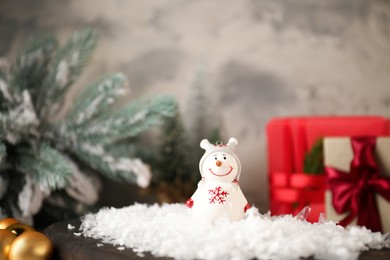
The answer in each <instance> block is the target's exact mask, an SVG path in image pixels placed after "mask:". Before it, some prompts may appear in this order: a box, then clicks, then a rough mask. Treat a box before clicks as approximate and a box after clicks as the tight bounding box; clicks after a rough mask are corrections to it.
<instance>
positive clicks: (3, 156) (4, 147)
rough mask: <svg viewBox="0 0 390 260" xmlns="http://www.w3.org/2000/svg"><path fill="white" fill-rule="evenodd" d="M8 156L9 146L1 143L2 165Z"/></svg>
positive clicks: (0, 163) (0, 160) (0, 161)
mask: <svg viewBox="0 0 390 260" xmlns="http://www.w3.org/2000/svg"><path fill="white" fill-rule="evenodd" d="M6 156H7V147H6V146H5V145H4V144H3V143H0V165H2V164H3V163H4V159H5V157H6Z"/></svg>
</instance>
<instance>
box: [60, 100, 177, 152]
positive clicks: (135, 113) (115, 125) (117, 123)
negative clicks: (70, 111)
mask: <svg viewBox="0 0 390 260" xmlns="http://www.w3.org/2000/svg"><path fill="white" fill-rule="evenodd" d="M176 110H177V104H176V102H175V100H174V98H173V97H172V96H167V95H161V96H157V97H156V98H153V99H141V100H138V101H134V102H132V103H131V104H129V105H128V106H126V107H123V108H120V109H117V110H115V111H113V112H106V113H105V114H102V115H101V116H100V117H98V118H95V120H93V121H92V122H90V123H89V125H88V128H85V129H82V130H81V129H80V131H78V132H77V134H80V136H79V137H78V139H83V140H90V139H93V140H94V141H95V142H98V143H99V144H102V145H109V144H112V143H116V142H119V141H120V140H124V139H127V138H131V137H135V136H137V135H139V134H140V133H141V132H143V131H145V130H147V129H149V128H150V127H152V126H156V125H159V124H161V123H162V120H161V119H162V118H163V117H172V116H174V114H175V113H176ZM69 131H72V129H67V132H69ZM62 132H63V133H64V134H65V135H66V134H67V133H65V132H64V131H62Z"/></svg>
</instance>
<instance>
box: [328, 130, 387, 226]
mask: <svg viewBox="0 0 390 260" xmlns="http://www.w3.org/2000/svg"><path fill="white" fill-rule="evenodd" d="M374 139H375V140H376V141H375V145H374V146H375V148H373V150H374V151H373V153H374V157H375V162H376V164H377V166H378V173H379V176H380V177H381V178H382V179H383V180H382V181H385V182H387V184H388V183H389V182H390V181H389V179H388V180H387V181H386V180H385V179H386V178H389V177H390V138H389V137H377V138H374ZM351 140H352V139H351V138H350V137H339V138H338V137H330V138H324V164H325V167H326V168H328V167H329V168H331V169H336V170H338V171H339V172H342V173H343V174H350V173H351V167H353V166H352V163H351V162H352V160H355V159H356V157H355V154H354V151H353V148H352V143H351V142H352V141H351ZM328 174H329V173H328ZM328 176H329V175H328ZM328 180H329V179H328ZM362 181H363V180H362ZM330 185H332V184H331V183H330V182H328V187H327V190H326V192H325V211H326V217H327V219H329V220H332V221H334V222H340V221H342V220H343V219H345V218H346V217H347V216H348V215H349V214H350V212H351V211H347V212H345V213H341V214H339V213H337V212H336V210H335V207H334V204H333V203H334V202H333V201H332V198H333V194H332V192H331V187H330ZM356 185H358V183H356ZM387 187H388V186H387ZM389 189H390V188H389V187H388V189H386V191H387V193H390V190H389ZM371 192H373V193H375V194H374V195H373V196H374V200H376V203H377V209H378V213H379V219H380V220H379V221H380V223H381V226H382V230H374V229H375V228H371V227H370V225H371V224H372V222H374V221H368V225H365V226H367V227H368V228H371V229H373V230H374V231H382V232H390V201H388V200H386V199H385V198H384V197H383V196H381V195H380V194H379V193H378V192H376V191H371ZM364 194H367V192H366V193H364ZM364 206H365V205H359V210H364V209H363V208H364ZM359 213H362V212H359ZM359 213H358V214H359ZM366 213H367V214H369V215H370V214H373V213H375V212H373V211H368V212H367V211H366ZM358 217H359V216H355V217H354V218H353V220H352V222H351V223H350V224H351V225H356V224H357V223H358Z"/></svg>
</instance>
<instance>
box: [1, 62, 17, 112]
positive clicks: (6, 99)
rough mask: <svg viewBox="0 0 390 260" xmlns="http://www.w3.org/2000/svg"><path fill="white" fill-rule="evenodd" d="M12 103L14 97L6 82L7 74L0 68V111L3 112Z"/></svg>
mask: <svg viewBox="0 0 390 260" xmlns="http://www.w3.org/2000/svg"><path fill="white" fill-rule="evenodd" d="M13 102H14V97H13V95H12V91H11V89H10V85H9V82H8V73H7V71H6V70H5V69H2V68H1V67H0V110H5V109H7V108H9V107H10V106H11V104H12V103H13Z"/></svg>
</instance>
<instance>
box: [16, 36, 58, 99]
mask: <svg viewBox="0 0 390 260" xmlns="http://www.w3.org/2000/svg"><path fill="white" fill-rule="evenodd" d="M57 44H58V43H57V40H56V39H55V37H54V36H53V35H51V34H48V35H43V36H40V37H35V38H31V39H29V40H28V41H27V43H26V45H25V46H24V48H23V49H22V51H21V52H20V54H19V55H18V57H17V59H16V61H15V63H14V65H13V66H12V67H11V75H12V79H11V85H12V88H13V91H15V92H16V93H21V92H22V91H23V90H26V89H27V90H29V91H30V94H31V95H32V98H33V100H34V101H36V98H37V96H38V95H39V94H40V93H41V91H42V89H41V88H42V83H43V80H44V78H45V76H46V73H47V69H48V68H47V65H48V62H49V60H50V58H51V54H52V52H53V51H54V50H55V49H56V47H57Z"/></svg>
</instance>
